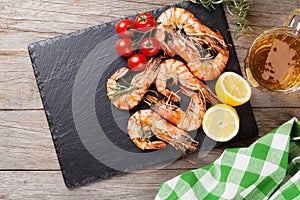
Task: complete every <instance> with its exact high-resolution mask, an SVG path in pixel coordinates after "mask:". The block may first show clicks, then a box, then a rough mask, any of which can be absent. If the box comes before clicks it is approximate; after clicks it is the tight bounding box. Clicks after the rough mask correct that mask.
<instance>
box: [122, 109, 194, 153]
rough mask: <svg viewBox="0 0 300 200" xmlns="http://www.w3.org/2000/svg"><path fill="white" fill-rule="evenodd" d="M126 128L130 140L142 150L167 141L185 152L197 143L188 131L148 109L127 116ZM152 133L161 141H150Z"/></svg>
mask: <svg viewBox="0 0 300 200" xmlns="http://www.w3.org/2000/svg"><path fill="white" fill-rule="evenodd" d="M127 129H128V134H129V137H130V139H131V140H132V142H133V143H134V144H135V145H136V146H137V147H139V148H140V149H142V150H145V149H161V148H164V147H165V146H166V145H167V143H169V144H170V145H172V146H173V147H174V148H175V149H177V150H181V151H182V152H185V151H186V150H187V149H190V150H195V149H196V145H198V142H197V141H195V140H194V139H193V138H192V137H191V136H190V135H189V134H188V133H186V132H185V131H183V130H180V129H178V128H176V127H175V126H173V125H172V124H170V123H168V122H167V121H166V120H164V119H162V118H161V117H160V116H159V115H158V114H157V113H154V112H153V111H152V110H150V109H146V110H139V111H137V112H135V113H134V114H133V115H132V116H131V117H130V118H129V122H128V127H127ZM154 135H155V136H156V137H157V138H159V139H161V140H162V141H150V138H151V137H152V136H154Z"/></svg>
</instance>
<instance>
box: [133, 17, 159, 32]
mask: <svg viewBox="0 0 300 200" xmlns="http://www.w3.org/2000/svg"><path fill="white" fill-rule="evenodd" d="M134 27H136V28H137V29H139V30H140V31H144V32H146V31H148V30H150V29H151V28H153V27H155V18H154V17H153V15H151V14H150V13H142V14H138V15H137V16H136V18H135V21H134Z"/></svg>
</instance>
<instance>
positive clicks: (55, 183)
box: [0, 169, 184, 200]
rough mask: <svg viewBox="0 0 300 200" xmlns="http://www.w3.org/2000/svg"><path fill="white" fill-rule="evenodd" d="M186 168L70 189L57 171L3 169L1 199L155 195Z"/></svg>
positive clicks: (0, 188)
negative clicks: (11, 170) (161, 186)
mask: <svg viewBox="0 0 300 200" xmlns="http://www.w3.org/2000/svg"><path fill="white" fill-rule="evenodd" d="M183 172H184V170H180V169H179V170H158V171H155V172H153V173H151V176H150V174H147V173H132V174H123V175H119V176H115V177H113V178H111V179H108V180H105V181H98V182H96V183H93V184H89V185H88V186H83V187H80V188H76V189H72V190H69V189H67V188H66V187H65V186H64V183H63V178H62V176H61V173H60V172H58V171H45V172H44V171H36V172H32V171H29V172H28V171H27V172H19V171H18V172H9V171H5V172H3V171H2V172H0V179H1V180H2V181H1V183H0V199H3V200H8V199H9V200H10V199H14V200H18V199H22V200H23V199H48V200H52V199H53V200H55V199H70V200H76V199H78V200H79V199H100V200H101V199H120V200H121V199H128V200H129V199H130V200H132V199H143V200H146V199H147V200H148V199H149V200H150V199H154V197H155V195H156V193H157V191H158V189H159V186H160V184H161V183H162V182H164V181H166V180H169V179H171V178H173V177H175V176H177V175H179V174H181V173H183Z"/></svg>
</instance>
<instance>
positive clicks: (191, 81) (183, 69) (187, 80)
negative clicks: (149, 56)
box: [156, 58, 217, 103]
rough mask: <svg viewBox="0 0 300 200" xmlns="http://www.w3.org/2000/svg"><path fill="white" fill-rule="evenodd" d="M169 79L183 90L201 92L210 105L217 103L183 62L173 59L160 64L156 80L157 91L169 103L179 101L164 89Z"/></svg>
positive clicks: (171, 92) (175, 95)
mask: <svg viewBox="0 0 300 200" xmlns="http://www.w3.org/2000/svg"><path fill="white" fill-rule="evenodd" d="M171 78H172V79H173V84H176V85H177V83H178V82H179V83H180V84H181V86H183V87H184V88H188V89H190V90H193V91H197V92H201V93H202V94H204V96H205V98H206V99H207V100H208V101H210V102H212V103H216V102H217V100H216V99H215V98H214V97H213V96H214V95H213V93H212V92H211V91H210V90H209V88H208V87H207V86H206V85H205V84H204V83H203V82H202V81H200V80H199V79H197V78H196V77H195V76H194V75H193V74H192V73H191V72H190V71H189V69H188V68H187V66H186V65H185V64H184V63H183V62H181V61H179V60H176V59H173V58H171V59H168V60H164V61H163V62H161V64H160V71H159V73H158V75H157V78H156V88H157V91H158V92H160V93H161V94H163V95H164V96H165V97H167V98H170V100H171V101H173V102H178V101H180V96H179V95H178V94H176V93H175V92H173V91H171V90H169V89H167V88H166V84H167V80H168V79H171Z"/></svg>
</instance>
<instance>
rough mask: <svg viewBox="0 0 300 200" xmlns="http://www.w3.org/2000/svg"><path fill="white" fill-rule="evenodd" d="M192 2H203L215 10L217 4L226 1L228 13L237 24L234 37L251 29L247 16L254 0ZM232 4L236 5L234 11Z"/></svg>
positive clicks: (202, 2) (196, 1) (198, 2)
mask: <svg viewBox="0 0 300 200" xmlns="http://www.w3.org/2000/svg"><path fill="white" fill-rule="evenodd" d="M191 2H192V3H196V4H201V5H202V6H203V7H205V8H206V9H207V10H209V11H213V10H214V9H215V5H218V4H221V3H225V4H226V8H227V11H228V13H229V14H230V15H232V16H233V17H234V22H235V24H236V26H237V27H236V28H235V30H234V38H235V39H236V40H237V39H238V38H239V37H240V36H242V35H245V34H246V33H247V32H248V31H249V30H251V28H250V26H249V21H248V20H247V16H248V12H249V10H250V4H251V2H252V0H191ZM230 6H233V7H234V12H232V11H231V10H230V8H229V7H230Z"/></svg>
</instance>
